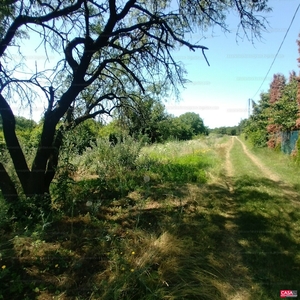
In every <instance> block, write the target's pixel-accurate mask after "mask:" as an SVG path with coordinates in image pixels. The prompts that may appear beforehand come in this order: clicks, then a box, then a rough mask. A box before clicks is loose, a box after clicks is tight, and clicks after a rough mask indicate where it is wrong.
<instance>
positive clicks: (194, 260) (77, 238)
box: [0, 135, 300, 300]
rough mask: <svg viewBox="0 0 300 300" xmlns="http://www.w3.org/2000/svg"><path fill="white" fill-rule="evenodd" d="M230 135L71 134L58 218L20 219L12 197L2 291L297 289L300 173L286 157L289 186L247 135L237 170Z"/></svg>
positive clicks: (3, 242)
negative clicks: (254, 159)
mask: <svg viewBox="0 0 300 300" xmlns="http://www.w3.org/2000/svg"><path fill="white" fill-rule="evenodd" d="M228 141H229V137H226V136H224V137H216V136H214V135H212V136H209V137H202V138H201V139H197V140H191V141H183V142H169V143H166V144H154V145H151V146H146V147H144V146H142V145H141V143H140V142H138V141H135V140H134V139H133V138H132V137H130V136H127V137H126V139H124V140H123V143H117V144H116V145H112V144H111V143H109V141H108V140H107V139H97V140H96V142H95V143H94V144H93V145H92V147H88V148H86V149H85V150H84V151H83V152H82V153H81V154H80V155H79V154H76V152H75V151H68V150H67V147H71V148H70V149H72V147H73V145H72V143H70V144H65V145H64V147H66V148H65V149H63V150H64V151H62V153H65V156H62V157H61V164H60V169H59V170H58V172H57V177H56V179H55V181H54V184H53V186H52V189H51V196H52V199H53V206H54V209H55V212H56V213H55V215H54V216H53V218H52V219H51V218H49V219H47V216H44V219H43V221H44V222H42V223H39V224H35V225H34V226H33V225H31V226H28V224H29V222H28V221H29V220H27V219H26V220H22V221H20V220H10V219H9V215H8V214H5V212H6V210H7V209H8V207H6V204H5V202H3V200H2V199H1V202H0V204H1V208H2V209H1V219H0V220H1V224H0V230H1V233H2V234H1V239H0V258H1V263H0V276H1V281H0V291H1V292H0V298H1V297H2V298H3V299H6V298H7V297H10V298H12V299H40V300H41V299H50V298H53V297H54V299H109V300H110V299H145V300H148V299H174V300H175V299H178V300H179V299H180V300H181V299H214V300H215V299H217V300H221V299H228V300H229V299H234V298H235V297H239V298H242V299H249V300H252V299H253V300H254V299H255V300H257V299H261V300H266V299H274V298H275V297H278V291H279V290H280V289H282V288H290V289H295V286H296V284H297V272H298V270H299V267H300V261H299V260H298V256H297V255H298V252H297V251H298V246H299V243H300V241H299V232H298V231H299V230H298V229H299V224H298V223H299V220H300V218H299V217H300V216H299V210H297V209H296V207H297V206H295V205H296V204H294V203H293V202H292V201H294V202H295V201H298V200H297V197H296V196H295V195H294V194H293V192H292V189H293V188H297V190H299V185H298V187H296V182H299V174H298V173H297V170H296V168H295V170H294V169H293V168H294V167H293V165H290V168H289V169H286V168H284V167H285V166H286V162H285V161H280V160H276V162H277V165H278V166H277V167H276V168H275V169H276V170H278V172H279V173H280V174H281V176H283V174H284V176H286V177H284V179H285V180H286V182H288V183H289V184H291V187H290V189H291V190H289V191H288V193H287V194H285V189H286V188H283V190H282V186H281V185H279V184H278V183H277V182H273V181H272V180H269V179H267V178H264V177H263V174H262V173H261V171H260V170H258V169H257V168H256V167H255V166H253V165H252V164H251V161H250V160H249V159H248V158H247V157H245V154H243V151H242V150H241V147H240V146H239V143H238V142H235V143H234V146H233V148H232V150H231V153H230V161H231V164H232V168H233V174H232V177H228V176H227V167H228V166H227V159H228V155H227V151H228ZM266 156H268V154H266ZM267 163H268V164H269V166H271V167H272V168H274V167H275V166H274V164H273V163H272V160H271V158H270V162H267ZM291 169H293V172H291ZM288 178H290V179H291V180H290V181H289V180H287V179H288ZM230 185H231V186H232V189H231V188H229V186H230ZM291 200H292V201H291ZM274 257H276V264H274V259H275V258H274ZM287 266H292V268H290V267H289V268H287ZM12 282H13V283H14V284H12ZM281 283H284V287H282V284H281Z"/></svg>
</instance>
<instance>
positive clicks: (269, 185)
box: [223, 137, 300, 300]
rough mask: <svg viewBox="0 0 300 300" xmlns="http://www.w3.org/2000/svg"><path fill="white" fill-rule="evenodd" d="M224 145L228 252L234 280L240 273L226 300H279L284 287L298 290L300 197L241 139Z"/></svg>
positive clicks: (230, 280) (226, 246)
mask: <svg viewBox="0 0 300 300" xmlns="http://www.w3.org/2000/svg"><path fill="white" fill-rule="evenodd" d="M223 146H224V147H225V155H224V158H225V162H224V168H225V171H226V172H225V173H226V176H225V177H224V178H223V180H224V181H225V182H226V185H227V187H228V191H229V192H230V197H227V199H226V201H227V217H226V222H225V226H224V235H223V236H224V239H225V241H226V242H225V247H224V251H228V258H229V259H230V260H231V263H232V266H231V268H230V272H232V275H233V277H234V276H236V274H237V270H236V269H237V268H240V270H241V272H240V277H239V278H236V277H235V278H231V279H229V280H228V282H233V281H234V282H235V285H232V284H231V285H232V286H233V287H234V288H235V290H236V293H235V294H234V293H232V291H231V293H230V292H229V293H228V298H227V299H235V300H238V299H245V300H248V299H277V298H279V292H280V289H295V290H296V289H298V290H299V289H300V280H299V278H300V277H299V266H300V255H299V254H300V252H299V251H300V250H299V249H300V238H299V237H300V235H299V232H300V222H299V217H300V214H299V203H300V202H299V194H298V193H297V192H296V191H295V190H294V189H293V187H292V186H291V185H290V184H289V183H287V182H284V181H283V180H282V178H281V176H280V175H278V174H276V173H275V172H274V171H272V169H271V166H266V165H265V164H264V163H262V161H261V160H260V159H259V158H258V157H257V156H255V155H254V154H252V153H251V152H250V151H249V150H248V149H247V147H246V145H245V144H244V143H243V142H242V141H241V140H240V139H239V138H237V137H231V138H230V140H229V141H228V142H227V143H224V144H223ZM297 271H298V272H297ZM233 279H234V280H233Z"/></svg>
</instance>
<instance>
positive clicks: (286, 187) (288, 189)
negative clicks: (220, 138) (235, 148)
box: [233, 136, 300, 205]
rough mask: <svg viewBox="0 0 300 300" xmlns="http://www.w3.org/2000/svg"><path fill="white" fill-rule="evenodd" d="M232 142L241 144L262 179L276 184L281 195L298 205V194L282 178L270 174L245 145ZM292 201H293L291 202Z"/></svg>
mask: <svg viewBox="0 0 300 300" xmlns="http://www.w3.org/2000/svg"><path fill="white" fill-rule="evenodd" d="M233 139H234V140H237V141H239V142H240V143H241V145H242V148H243V151H244V153H245V154H246V155H247V157H249V158H250V159H251V161H252V162H253V163H254V164H255V165H256V166H257V167H258V168H259V169H260V171H261V172H262V175H263V177H266V178H268V179H270V180H272V181H274V184H277V185H278V186H279V187H280V188H281V191H282V193H283V194H285V195H287V196H288V197H289V198H290V201H291V202H293V203H294V204H297V205H300V197H299V194H298V193H297V192H296V191H295V190H294V188H293V187H292V186H291V185H290V184H288V183H286V182H284V181H283V180H282V178H281V177H280V176H279V175H277V174H275V173H274V172H272V171H271V170H270V169H269V168H267V167H266V166H265V165H264V164H263V163H262V162H261V161H260V160H259V159H258V158H257V157H256V156H255V155H254V154H252V153H250V152H249V150H248V149H247V147H246V145H245V144H244V143H243V142H242V141H241V140H240V139H239V138H238V137H236V136H235V137H233ZM292 199H294V200H292Z"/></svg>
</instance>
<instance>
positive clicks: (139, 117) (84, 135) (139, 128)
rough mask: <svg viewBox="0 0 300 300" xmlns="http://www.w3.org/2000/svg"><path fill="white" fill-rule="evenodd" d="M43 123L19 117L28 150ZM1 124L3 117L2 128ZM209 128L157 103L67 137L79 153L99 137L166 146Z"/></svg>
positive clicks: (0, 135) (195, 117)
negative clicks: (141, 110)
mask: <svg viewBox="0 0 300 300" xmlns="http://www.w3.org/2000/svg"><path fill="white" fill-rule="evenodd" d="M42 126H43V120H41V121H40V122H39V123H36V122H35V121H33V120H29V119H26V118H24V117H16V134H17V136H18V139H19V141H20V143H21V144H22V145H26V148H27V149H28V148H32V149H33V148H35V147H37V145H38V142H39V139H40V136H41V133H42ZM1 127H2V121H1V118H0V128H1ZM207 134H208V128H207V127H206V126H205V125H204V123H203V120H202V119H201V118H200V116H199V115H198V114H196V113H193V112H187V113H184V114H182V115H180V116H178V117H174V116H172V115H170V114H167V113H166V112H165V109H164V106H163V105H162V104H161V103H155V105H153V106H152V107H150V108H149V110H148V111H147V113H145V111H143V113H141V112H138V111H136V110H135V111H134V110H127V111H119V112H118V113H116V114H115V115H114V116H113V119H112V120H111V121H110V122H108V123H107V124H105V123H104V122H101V121H95V120H92V119H90V120H87V121H86V122H84V123H82V124H80V125H78V126H77V127H76V128H74V132H73V133H72V134H67V136H66V137H65V139H64V140H65V142H66V143H71V144H72V146H73V147H74V149H76V151H77V152H78V153H79V154H80V153H82V152H83V151H84V149H86V148H87V147H90V146H91V145H92V144H93V142H95V141H96V139H97V138H107V139H110V140H111V141H115V142H117V141H120V140H122V138H123V137H124V136H126V135H129V136H131V137H133V138H135V139H136V140H143V141H144V142H145V143H150V144H151V143H163V142H166V141H171V140H190V139H193V138H195V137H196V136H198V135H207ZM3 147H5V142H4V136H3V131H2V130H1V131H0V149H3Z"/></svg>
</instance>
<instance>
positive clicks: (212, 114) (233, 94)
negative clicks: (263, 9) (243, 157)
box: [165, 0, 300, 128]
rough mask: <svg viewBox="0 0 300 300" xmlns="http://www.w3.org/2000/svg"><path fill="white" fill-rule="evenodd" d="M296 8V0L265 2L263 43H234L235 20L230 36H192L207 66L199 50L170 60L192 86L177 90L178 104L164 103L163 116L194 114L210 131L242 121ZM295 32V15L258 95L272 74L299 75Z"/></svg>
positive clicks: (299, 29) (299, 18) (299, 19)
mask: <svg viewBox="0 0 300 300" xmlns="http://www.w3.org/2000/svg"><path fill="white" fill-rule="evenodd" d="M298 5H299V1H296V0H270V1H269V6H270V7H272V8H273V11H272V12H270V13H269V14H268V15H266V17H267V20H268V22H269V27H268V32H262V39H261V40H254V45H253V44H252V42H251V41H248V40H247V39H244V40H238V42H237V41H236V29H235V28H236V26H237V24H238V23H237V18H236V17H235V16H234V15H231V16H230V17H229V18H228V20H227V22H228V24H229V28H230V29H231V31H232V33H226V34H224V33H223V32H221V31H220V30H218V29H217V28H214V31H213V32H212V31H208V32H207V33H206V37H207V38H206V39H201V40H200V37H201V35H200V34H198V36H197V34H195V35H194V37H193V38H194V40H197V39H198V40H200V42H199V43H200V44H202V45H203V46H206V47H208V48H209V50H208V51H206V56H207V58H208V60H209V63H210V67H209V66H207V64H206V62H205V59H204V58H203V56H202V53H201V51H199V52H196V53H195V52H191V51H189V50H187V49H182V50H180V51H179V52H177V53H175V58H177V59H178V60H181V61H182V62H183V63H184V64H185V66H186V69H187V71H188V75H187V78H188V79H189V80H191V81H192V82H191V83H190V84H187V85H186V89H184V90H182V94H181V98H182V99H181V101H180V102H179V103H178V102H177V103H176V102H175V101H172V100H169V101H168V102H167V103H166V104H165V105H166V108H167V110H168V112H169V113H171V114H174V115H176V116H178V115H180V114H183V113H185V112H187V111H193V112H196V113H198V114H199V115H200V117H201V118H202V119H203V120H204V124H205V125H206V126H208V127H210V128H214V127H220V126H234V125H237V124H238V123H239V122H240V120H241V119H244V118H247V116H248V109H247V107H248V106H247V103H248V99H249V98H253V96H254V94H255V93H256V91H257V90H258V88H259V87H260V85H261V84H262V82H263V79H264V77H265V75H266V73H267V71H268V69H269V68H270V66H271V63H272V61H273V59H274V57H275V54H276V52H277V50H278V48H279V46H280V44H281V42H282V40H283V37H284V35H285V33H286V31H287V29H288V27H289V25H290V22H291V20H292V17H293V15H294V13H295V11H296V9H297V6H298ZM299 33H300V10H299V11H298V13H297V15H296V17H295V19H294V22H293V24H292V27H291V28H290V31H289V33H288V35H287V37H286V39H285V42H284V44H283V46H282V48H281V50H280V52H279V54H278V56H277V59H276V61H275V63H274V65H273V67H272V69H271V70H270V73H269V75H268V76H267V79H266V81H265V83H264V84H263V86H262V87H261V89H260V91H264V92H266V91H268V89H269V85H270V82H271V80H272V77H273V74H275V73H282V74H284V75H285V76H287V77H288V75H289V72H290V71H292V70H295V71H296V73H297V74H299V69H298V62H297V57H298V46H297V43H296V40H297V39H298V35H299ZM259 95H260V92H258V93H257V94H256V96H255V98H253V100H254V101H258V100H259Z"/></svg>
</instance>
